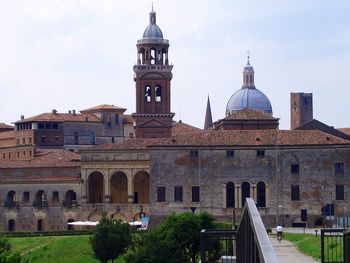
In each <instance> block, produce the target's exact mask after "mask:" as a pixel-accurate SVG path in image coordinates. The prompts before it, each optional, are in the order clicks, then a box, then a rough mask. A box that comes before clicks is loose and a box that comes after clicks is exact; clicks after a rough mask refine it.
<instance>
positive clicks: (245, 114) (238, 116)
mask: <svg viewBox="0 0 350 263" xmlns="http://www.w3.org/2000/svg"><path fill="white" fill-rule="evenodd" d="M276 119H277V118H274V117H272V116H270V115H268V114H267V113H265V112H262V111H257V110H252V109H249V108H244V109H242V110H240V111H238V112H235V113H232V114H231V115H229V116H227V117H226V118H224V120H276Z"/></svg>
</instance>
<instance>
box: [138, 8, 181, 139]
mask: <svg viewBox="0 0 350 263" xmlns="http://www.w3.org/2000/svg"><path fill="white" fill-rule="evenodd" d="M136 46H137V64H136V65H135V66H134V68H133V69H134V73H135V74H134V80H135V82H136V112H135V113H133V114H132V116H133V118H134V120H135V126H136V127H135V128H136V137H139V138H162V137H170V136H171V127H172V122H173V117H174V115H175V114H174V113H172V112H171V111H170V81H171V79H172V76H173V75H172V73H171V71H172V69H173V66H172V65H169V60H168V49H169V41H168V40H167V39H164V38H163V33H162V31H161V29H160V28H159V27H158V26H157V24H156V12H154V11H153V7H152V11H151V12H150V13H149V25H148V26H147V28H146V29H145V31H144V33H143V37H142V39H140V40H138V41H137V45H136Z"/></svg>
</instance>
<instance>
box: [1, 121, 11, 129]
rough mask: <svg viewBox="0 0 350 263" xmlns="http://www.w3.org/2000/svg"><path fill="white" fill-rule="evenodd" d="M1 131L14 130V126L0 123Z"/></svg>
mask: <svg viewBox="0 0 350 263" xmlns="http://www.w3.org/2000/svg"><path fill="white" fill-rule="evenodd" d="M0 129H13V126H11V125H7V124H6V123H2V122H0Z"/></svg>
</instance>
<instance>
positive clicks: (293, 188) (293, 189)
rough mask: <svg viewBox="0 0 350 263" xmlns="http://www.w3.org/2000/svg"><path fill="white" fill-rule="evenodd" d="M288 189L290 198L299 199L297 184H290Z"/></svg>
mask: <svg viewBox="0 0 350 263" xmlns="http://www.w3.org/2000/svg"><path fill="white" fill-rule="evenodd" d="M290 190H291V200H292V201H299V200H300V192H299V185H292V186H291V189H290Z"/></svg>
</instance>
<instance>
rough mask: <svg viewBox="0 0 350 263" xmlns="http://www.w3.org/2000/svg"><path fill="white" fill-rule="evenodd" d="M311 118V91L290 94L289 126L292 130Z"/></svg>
mask: <svg viewBox="0 0 350 263" xmlns="http://www.w3.org/2000/svg"><path fill="white" fill-rule="evenodd" d="M312 119H313V113H312V93H303V92H298V93H293V92H292V93H291V94H290V127H291V129H292V130H294V129H296V128H298V127H300V126H302V125H303V124H305V123H307V122H309V121H311V120H312Z"/></svg>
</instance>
